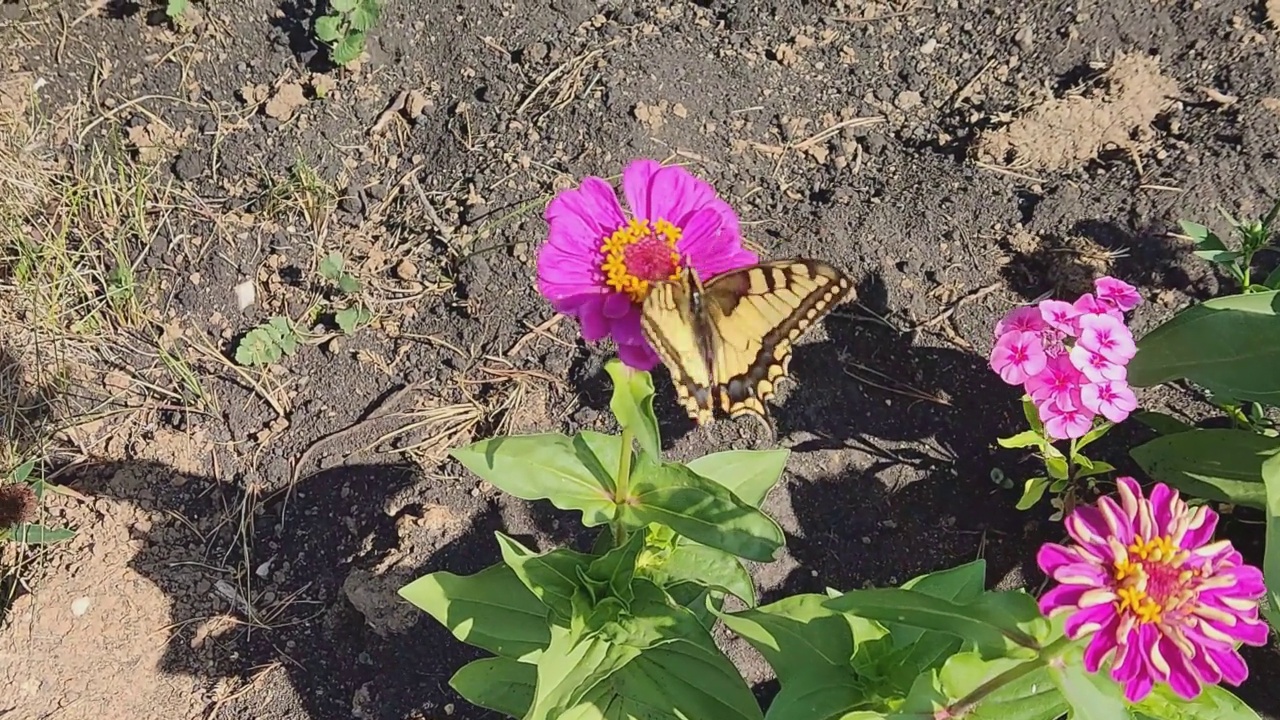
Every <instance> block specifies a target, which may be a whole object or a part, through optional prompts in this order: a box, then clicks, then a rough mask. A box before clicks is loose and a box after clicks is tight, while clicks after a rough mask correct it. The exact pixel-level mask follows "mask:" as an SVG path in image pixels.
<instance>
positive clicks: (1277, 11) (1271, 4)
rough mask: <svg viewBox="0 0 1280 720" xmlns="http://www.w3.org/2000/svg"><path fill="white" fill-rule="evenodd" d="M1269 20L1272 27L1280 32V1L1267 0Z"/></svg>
mask: <svg viewBox="0 0 1280 720" xmlns="http://www.w3.org/2000/svg"><path fill="white" fill-rule="evenodd" d="M1267 20H1268V21H1270V22H1271V27H1273V28H1275V29H1277V30H1280V0H1267Z"/></svg>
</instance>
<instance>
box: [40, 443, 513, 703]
mask: <svg viewBox="0 0 1280 720" xmlns="http://www.w3.org/2000/svg"><path fill="white" fill-rule="evenodd" d="M62 480H63V481H64V482H66V483H67V484H68V485H69V486H71V487H73V488H74V489H76V490H78V491H79V492H82V493H84V494H86V495H90V496H110V497H115V498H117V499H121V500H128V501H132V502H139V503H146V505H145V506H148V507H153V508H160V509H163V510H166V511H168V513H167V514H169V515H171V516H172V517H173V518H174V520H173V522H156V523H155V524H153V525H152V526H150V527H149V529H148V531H147V532H145V533H144V534H142V535H140V536H139V537H137V538H136V540H137V542H138V546H139V547H140V550H139V551H138V552H137V554H136V556H135V557H134V558H133V559H132V560H131V561H130V563H129V565H130V567H131V568H132V569H134V570H136V571H137V572H138V573H140V574H141V575H143V576H144V577H146V578H147V579H148V580H150V581H151V582H153V583H155V585H156V586H157V587H159V588H160V589H162V590H163V591H164V592H165V593H166V594H167V595H168V596H169V597H170V598H171V599H172V601H173V605H172V608H173V609H172V613H173V617H172V618H170V622H169V623H157V624H158V625H159V624H164V625H165V626H167V627H170V628H172V633H171V635H170V636H169V638H168V642H167V645H166V650H165V653H164V655H163V659H162V660H161V661H160V666H159V669H161V670H162V671H164V672H166V673H170V674H181V675H192V676H199V677H203V678H206V679H207V680H208V681H209V682H210V683H215V682H218V681H220V680H222V679H225V678H237V679H239V680H243V681H252V678H253V677H254V675H255V673H256V672H258V671H260V670H262V669H263V668H270V667H274V668H275V671H276V672H280V673H284V674H285V675H287V678H288V682H289V684H290V685H292V688H293V691H294V692H293V693H292V694H293V695H294V696H295V697H296V698H297V700H296V702H297V703H298V704H299V705H300V708H298V709H300V710H303V711H305V716H306V717H311V718H330V717H351V716H353V714H354V715H355V716H357V717H378V718H403V717H413V716H415V713H417V714H418V716H422V715H421V714H422V713H426V716H427V717H433V716H436V715H439V714H440V713H441V712H443V711H441V710H440V708H443V707H444V706H445V705H446V704H448V703H455V704H458V705H459V706H463V705H462V703H464V702H465V701H463V700H462V699H461V698H460V697H459V696H458V695H457V694H456V693H454V692H453V690H452V689H451V688H450V687H449V685H448V680H449V678H450V677H451V676H452V674H453V673H454V672H456V671H457V669H458V668H459V667H461V666H462V665H463V664H464V663H466V662H468V661H470V660H472V659H475V658H477V657H480V656H481V654H482V653H481V652H480V651H478V650H476V649H475V648H472V647H470V646H467V645H464V644H462V643H460V642H458V641H457V640H455V639H454V638H453V637H452V635H450V633H449V632H448V631H447V630H446V629H445V628H444V627H442V626H441V625H439V624H438V623H436V622H435V621H434V620H432V619H431V618H430V617H429V616H428V615H426V614H425V613H423V612H421V611H419V610H417V609H416V608H414V607H413V606H411V605H409V604H408V603H407V602H405V601H403V600H402V599H401V598H399V596H398V595H396V590H397V589H398V588H399V587H401V586H403V585H404V584H406V583H407V582H409V581H411V580H413V579H414V578H416V577H418V576H420V575H423V574H426V573H429V572H433V571H435V570H440V569H448V570H450V571H451V572H455V573H458V574H470V573H473V572H476V571H478V570H481V569H482V568H484V567H486V566H488V565H490V564H492V563H493V562H495V561H497V560H498V553H497V551H496V549H495V545H494V537H493V532H494V531H495V530H497V529H500V528H504V525H506V524H507V523H504V521H503V518H502V517H501V513H500V512H499V508H498V507H497V506H496V505H495V504H494V503H476V502H475V501H474V500H471V502H470V505H472V506H474V507H475V509H476V512H475V513H474V514H473V515H472V516H471V517H470V519H469V520H468V519H466V518H461V517H455V516H454V513H457V514H458V515H460V514H461V513H460V512H458V508H460V507H464V506H465V505H466V504H467V500H466V499H465V498H463V497H459V498H452V497H448V496H450V495H452V494H455V491H456V492H457V493H461V495H463V496H466V497H468V498H469V497H470V496H469V494H468V493H467V492H466V491H465V490H463V489H462V488H461V487H458V488H456V489H454V490H450V489H440V490H439V492H436V491H434V490H430V489H429V490H427V491H426V494H425V496H426V497H428V498H431V497H434V498H435V499H436V500H438V501H439V504H435V503H433V502H430V501H424V502H422V503H416V502H413V503H409V504H408V505H405V506H404V507H403V508H402V509H401V510H400V511H399V512H398V513H396V514H395V515H392V514H389V513H388V512H386V511H385V510H384V508H386V507H388V502H389V501H390V500H391V498H392V496H394V495H397V494H398V493H401V492H402V491H404V490H405V489H406V488H407V487H409V486H411V485H413V484H414V483H415V482H419V481H420V480H421V478H420V476H419V475H418V473H417V472H416V471H415V470H414V469H413V468H411V467H408V466H401V465H352V466H345V467H338V468H333V469H329V470H324V471H321V472H319V473H317V474H315V475H313V476H311V477H309V478H306V479H305V480H304V481H302V482H301V483H299V485H298V486H297V487H296V489H295V491H294V492H293V493H290V494H289V495H287V496H286V495H284V494H281V495H278V496H277V497H274V498H267V499H263V500H262V501H261V502H259V503H257V504H256V507H257V508H258V510H257V511H256V512H255V511H253V510H252V509H250V508H251V507H252V506H253V504H249V505H245V504H244V503H243V502H242V500H243V495H242V493H241V492H240V491H239V490H238V489H237V488H235V487H233V486H230V485H227V484H224V483H220V482H218V481H217V480H216V479H214V478H210V477H179V476H177V475H176V474H175V472H174V471H173V470H172V469H171V468H168V467H166V466H164V465H160V464H153V463H104V464H98V465H91V466H85V467H80V468H76V469H74V471H72V472H68V473H66V474H64V475H63V476H62ZM193 488H195V489H199V490H198V491H197V492H193V491H192V489H193ZM441 512H443V513H445V515H444V516H443V517H442V516H440V515H438V513H441ZM245 513H248V514H247V515H246V514H245ZM455 522H456V523H462V526H460V527H459V526H456V525H453V523H455ZM505 531H506V532H508V533H511V534H513V535H516V536H517V537H521V536H522V533H521V532H519V529H518V528H517V529H514V530H513V529H510V528H506V529H505ZM442 538H448V539H447V540H444V541H443V542H439V543H437V542H435V541H436V540H440V539H442ZM523 539H525V541H527V542H532V541H530V540H528V538H527V537H524V538H523ZM534 544H535V545H536V543H534ZM387 565H390V566H391V567H390V569H385V567H384V566H387ZM237 568H238V570H237ZM245 569H251V572H245ZM384 570H385V571H384ZM264 697H266V695H264V694H263V693H246V694H245V695H244V696H243V698H242V699H239V700H236V701H233V702H232V703H229V705H228V706H227V707H226V708H224V710H223V712H224V713H225V715H224V716H229V717H256V716H260V715H261V713H262V712H263V710H264V708H262V707H259V706H256V705H254V704H253V703H255V702H257V703H261V702H262V700H263V699H264ZM273 700H275V698H273ZM237 703H239V704H240V707H239V708H237V707H236V704H237ZM294 712H296V711H294ZM361 713H363V714H361ZM467 717H475V718H483V719H487V718H490V717H497V716H492V715H486V714H480V713H478V712H475V711H473V710H471V709H469V710H468V713H467Z"/></svg>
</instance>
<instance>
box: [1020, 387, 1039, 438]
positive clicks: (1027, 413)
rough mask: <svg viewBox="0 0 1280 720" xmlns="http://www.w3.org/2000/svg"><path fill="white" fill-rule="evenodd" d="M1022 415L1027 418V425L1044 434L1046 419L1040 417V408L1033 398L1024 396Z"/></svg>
mask: <svg viewBox="0 0 1280 720" xmlns="http://www.w3.org/2000/svg"><path fill="white" fill-rule="evenodd" d="M1022 416H1023V417H1024V418H1026V419H1027V426H1028V427H1030V428H1031V429H1032V430H1033V431H1035V432H1036V433H1037V434H1040V435H1044V421H1043V420H1041V419H1040V409H1039V408H1037V407H1036V404H1035V403H1034V402H1032V401H1031V398H1030V397H1028V396H1026V395H1023V396H1022Z"/></svg>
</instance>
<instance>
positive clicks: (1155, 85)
mask: <svg viewBox="0 0 1280 720" xmlns="http://www.w3.org/2000/svg"><path fill="white" fill-rule="evenodd" d="M1159 65H1160V61H1159V58H1154V57H1147V56H1144V55H1120V56H1118V57H1117V58H1116V61H1115V62H1114V63H1112V65H1111V68H1110V69H1109V70H1107V72H1106V73H1105V74H1104V76H1103V78H1102V84H1101V85H1102V88H1101V91H1100V92H1094V93H1087V94H1079V95H1068V96H1067V97H1063V98H1057V99H1054V100H1049V101H1047V102H1044V103H1040V104H1039V105H1037V106H1035V107H1033V108H1032V109H1031V110H1030V111H1028V112H1026V113H1024V114H1023V115H1022V116H1021V117H1019V118H1017V119H1016V120H1014V121H1013V122H1012V123H1010V124H1009V125H1007V126H1005V127H1003V128H1000V129H999V130H995V131H993V132H990V133H984V134H983V135H982V137H981V138H979V140H978V143H977V145H976V148H975V149H976V152H977V155H978V156H979V157H981V158H983V159H986V160H987V161H988V162H995V163H999V164H1004V165H1014V166H1018V167H1035V168H1042V169H1046V170H1060V169H1064V168H1069V167H1077V166H1079V165H1082V164H1083V163H1086V162H1088V161H1090V160H1093V159H1095V158H1097V157H1098V156H1099V155H1100V154H1101V153H1103V152H1104V151H1106V150H1110V149H1119V150H1128V151H1130V152H1139V151H1141V150H1142V149H1144V148H1145V147H1146V146H1147V145H1149V144H1150V143H1151V138H1152V130H1151V123H1152V121H1154V120H1155V118H1156V116H1157V115H1159V114H1160V113H1161V112H1162V111H1163V110H1164V109H1165V108H1166V107H1167V106H1168V105H1169V103H1170V102H1171V100H1172V97H1173V96H1174V95H1176V94H1177V92H1178V83H1177V81H1176V80H1174V79H1172V78H1170V77H1167V76H1166V75H1164V74H1162V73H1161V72H1160V67H1159Z"/></svg>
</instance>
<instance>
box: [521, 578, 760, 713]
mask: <svg viewBox="0 0 1280 720" xmlns="http://www.w3.org/2000/svg"><path fill="white" fill-rule="evenodd" d="M634 587H635V591H636V599H635V601H634V602H633V603H632V612H631V614H630V615H627V616H625V617H623V618H621V619H620V620H619V624H618V625H617V626H616V627H615V628H613V629H612V630H611V631H610V632H609V633H600V634H595V635H590V636H585V637H581V638H577V637H574V636H572V635H571V634H570V633H568V632H566V631H562V630H556V631H553V639H552V643H551V646H550V647H548V648H547V652H545V653H544V654H543V655H542V656H541V657H540V658H539V659H538V695H537V699H536V700H535V702H534V705H533V707H532V708H531V709H530V711H529V713H528V714H527V715H526V716H525V720H547V719H549V718H562V719H564V720H568V719H569V718H573V719H574V720H588V719H589V718H590V719H594V720H600V719H601V718H610V719H613V718H617V719H619V720H621V719H624V718H626V719H630V718H636V719H641V718H653V719H654V720H656V719H658V718H671V719H674V718H679V717H685V718H700V719H701V718H715V719H716V720H760V719H761V714H760V708H759V706H758V705H757V704H756V701H755V697H754V696H753V695H752V694H751V689H750V688H749V687H747V685H746V683H745V682H744V681H743V680H742V677H741V676H740V675H739V674H738V671H737V668H735V667H734V665H733V663H731V662H729V660H728V658H726V657H725V656H724V655H723V654H721V652H720V651H719V649H718V648H717V647H716V644H715V641H714V640H713V639H712V637H711V634H710V633H709V632H708V631H707V630H706V629H705V628H704V627H703V626H702V625H701V624H700V623H699V622H698V620H697V618H695V617H694V616H693V614H692V613H690V612H689V611H688V610H687V609H685V608H682V607H677V606H674V605H672V604H670V602H669V600H668V599H667V597H666V595H665V594H664V593H663V592H662V591H661V590H659V589H658V588H657V587H656V586H655V585H653V583H650V582H648V581H645V580H637V581H636V583H635V586H634ZM607 638H613V639H614V641H610V640H609V639H607Z"/></svg>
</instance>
